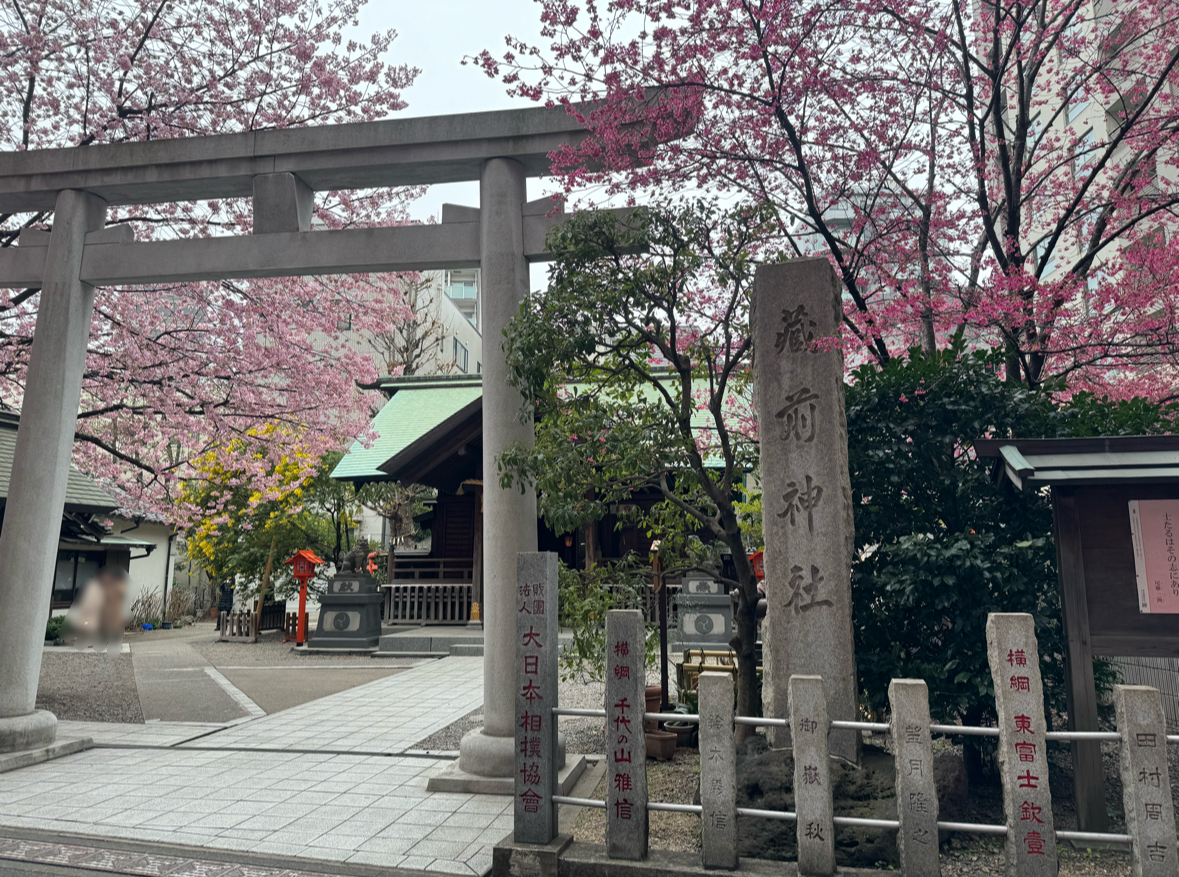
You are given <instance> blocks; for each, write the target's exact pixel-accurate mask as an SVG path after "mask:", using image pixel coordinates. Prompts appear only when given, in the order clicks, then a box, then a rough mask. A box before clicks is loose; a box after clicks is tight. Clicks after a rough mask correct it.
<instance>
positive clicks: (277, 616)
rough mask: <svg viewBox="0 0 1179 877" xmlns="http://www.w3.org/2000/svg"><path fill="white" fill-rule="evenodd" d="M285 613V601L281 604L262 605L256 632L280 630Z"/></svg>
mask: <svg viewBox="0 0 1179 877" xmlns="http://www.w3.org/2000/svg"><path fill="white" fill-rule="evenodd" d="M286 613H287V604H286V601H285V600H284V601H283V602H281V603H267V604H265V605H263V606H262V614H261V617H260V618H259V619H258V631H259V632H262V631H264V630H282V628H283V621H284V620H285V619H286Z"/></svg>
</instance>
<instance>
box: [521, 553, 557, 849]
mask: <svg viewBox="0 0 1179 877" xmlns="http://www.w3.org/2000/svg"><path fill="white" fill-rule="evenodd" d="M555 706H557V555H555V554H553V553H552V552H539V553H538V552H520V554H519V555H518V556H517V559H516V801H515V808H514V816H515V819H514V823H513V825H514V832H513V837H514V839H515V841H516V843H533V844H547V843H549V842H550V841H552V840H553V838H555V837H556V836H557V805H556V804H555V803H554V801H553V795H554V794H555V790H556V787H557V717H556V716H554V715H553V714H552V709H553V707H555Z"/></svg>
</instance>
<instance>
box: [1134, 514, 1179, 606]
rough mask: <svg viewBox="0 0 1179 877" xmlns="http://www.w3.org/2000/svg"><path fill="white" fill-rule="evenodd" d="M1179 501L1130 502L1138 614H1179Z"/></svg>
mask: <svg viewBox="0 0 1179 877" xmlns="http://www.w3.org/2000/svg"><path fill="white" fill-rule="evenodd" d="M1177 530H1179V499H1132V500H1130V532H1131V533H1132V534H1133V538H1134V571H1135V573H1136V574H1137V576H1138V611H1139V612H1143V613H1147V614H1152V615H1153V614H1169V615H1175V614H1179V546H1176V544H1175V535H1176V531H1177Z"/></svg>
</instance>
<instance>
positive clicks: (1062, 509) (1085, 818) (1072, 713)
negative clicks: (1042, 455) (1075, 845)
mask: <svg viewBox="0 0 1179 877" xmlns="http://www.w3.org/2000/svg"><path fill="white" fill-rule="evenodd" d="M1052 518H1053V525H1054V530H1055V536H1056V558H1057V569H1058V571H1059V576H1060V609H1061V613H1062V614H1063V616H1064V630H1065V637H1066V639H1067V642H1068V652H1067V654H1066V656H1065V678H1066V682H1067V684H1066V686H1065V687H1066V691H1067V702H1068V729H1069V730H1070V731H1097V730H1099V728H1098V727H1097V688H1096V686H1095V684H1094V682H1093V650H1092V648H1091V646H1090V645H1089V604H1088V600H1087V599H1086V595H1085V562H1084V559H1083V557H1082V554H1081V521H1080V515H1079V513H1078V509H1077V497H1076V494H1075V493H1074V492H1073V491H1071V490H1069V489H1068V488H1060V487H1053V488H1052ZM1072 750H1073V791H1074V795H1075V797H1076V803H1077V827H1078V828H1079V829H1080V830H1081V831H1098V832H1104V831H1109V814H1108V813H1107V812H1106V809H1105V769H1104V767H1103V765H1102V763H1101V744H1100V743H1098V742H1096V741H1092V740H1074V741H1072Z"/></svg>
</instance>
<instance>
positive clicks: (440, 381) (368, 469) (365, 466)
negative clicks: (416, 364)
mask: <svg viewBox="0 0 1179 877" xmlns="http://www.w3.org/2000/svg"><path fill="white" fill-rule="evenodd" d="M379 386H380V388H381V389H382V390H385V391H387V392H388V391H392V392H393V398H391V399H390V400H389V401H388V402H386V403H385V407H383V408H382V409H381V410H380V411H379V412H378V413H377V416H376V417H374V418H373V422H372V423H371V424H370V425H369V428H370V429H371V430H372V431H373V432H375V433H376V434H377V435H376V438H375V439H374V440H373V442H372V444H371V445H370V446H369V447H365V444H364V442H362V441H360V440H357V441H355V442H353V443H352V447H350V448H349V449H348V453H347V454H345V455H344V458H343V459H342V460H340V462H339V463H338V464H337V465H336V468H335V469H333V470H332V476H331V477H332V478H336V479H338V480H340V481H357V482H361V483H363V482H367V481H387V480H389V476H388V475H387V474H386V473H384V472H382V471H381V470H380V469H379V468H378V467H379V466H380V465H381V464H382V463H384V462H385V461H387V460H389V459H391V458H393V457H394V456H396V455H397V454H399V453H400V452H401V451H403V450H405V449H406V448H407V447H409V446H410V445H411V444H413V443H414V442H415V441H417V440H419V439H420V438H422V437H423V436H425V435H427V434H428V433H430V432H431V431H432V430H435V429H437V428H438V427H440V426H442V425H443V424H444V423H446V422H447V421H448V420H450V419H451V418H452V417H454V416H455V415H458V414H459V413H460V412H462V411H463V410H464V409H466V408H467V407H468V406H470V405H472V404H474V403H476V402H479V401H480V400H481V399H482V398H483V381H482V379H481V378H480V377H479V376H478V375H429V376H424V377H423V376H418V375H414V376H411V377H406V378H382V379H381V381H380V383H379Z"/></svg>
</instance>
